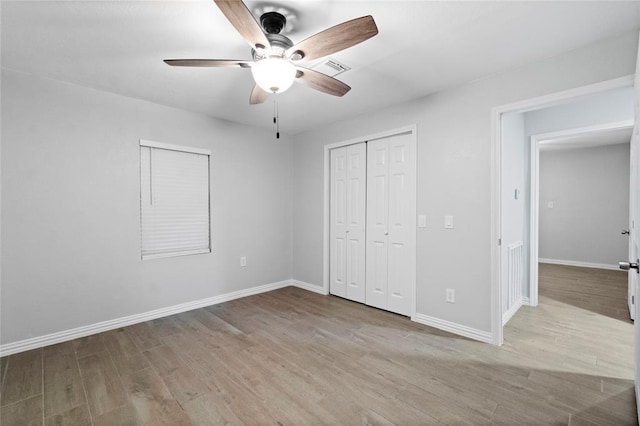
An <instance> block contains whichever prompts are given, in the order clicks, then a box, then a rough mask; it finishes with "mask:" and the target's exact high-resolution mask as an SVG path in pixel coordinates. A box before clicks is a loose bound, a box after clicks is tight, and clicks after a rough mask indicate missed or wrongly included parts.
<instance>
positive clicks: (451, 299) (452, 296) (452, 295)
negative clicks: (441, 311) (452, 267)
mask: <svg viewBox="0 0 640 426" xmlns="http://www.w3.org/2000/svg"><path fill="white" fill-rule="evenodd" d="M446 300H447V302H448V303H456V291H455V290H454V289H452V288H448V289H447V299H446Z"/></svg>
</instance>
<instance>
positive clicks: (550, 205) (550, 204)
mask: <svg viewBox="0 0 640 426" xmlns="http://www.w3.org/2000/svg"><path fill="white" fill-rule="evenodd" d="M547 208H549V209H552V208H553V201H549V202H548V203H547Z"/></svg>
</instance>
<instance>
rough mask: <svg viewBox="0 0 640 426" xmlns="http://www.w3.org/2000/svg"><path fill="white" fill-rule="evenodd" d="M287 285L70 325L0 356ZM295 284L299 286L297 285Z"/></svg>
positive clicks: (2, 350) (8, 347)
mask: <svg viewBox="0 0 640 426" xmlns="http://www.w3.org/2000/svg"><path fill="white" fill-rule="evenodd" d="M290 285H296V284H294V283H292V280H284V281H279V282H275V283H270V284H264V285H260V286H257V287H251V288H247V289H244V290H238V291H234V292H231V293H226V294H221V295H219V296H213V297H208V298H206V299H200V300H194V301H192V302H186V303H180V304H178V305H173V306H167V307H166V308H160V309H154V310H152V311H147V312H142V313H139V314H134V315H129V316H126V317H121V318H115V319H112V320H108V321H101V322H98V323H95V324H90V325H85V326H82V327H77V328H72V329H70V330H64V331H59V332H56V333H51V334H47V335H44V336H38V337H32V338H30V339H25V340H19V341H17V342H12V343H7V344H4V345H0V356H7V355H11V354H15V353H18V352H24V351H28V350H31V349H37V348H41V347H43V346H49V345H53V344H56V343H61V342H66V341H68V340H73V339H77V338H79V337H84V336H89V335H91V334H96V333H101V332H104V331H109V330H113V329H116V328H120V327H126V326H128V325H132V324H137V323H140V322H144V321H150V320H153V319H156V318H162V317H166V316H169V315H174V314H179V313H181V312H186V311H191V310H193V309H198V308H203V307H205V306H211V305H216V304H218V303H223V302H228V301H230V300H234V299H239V298H241V297H247V296H253V295H255V294H260V293H265V292H268V291H272V290H277V289H279V288H283V287H288V286H290ZM296 287H298V286H297V285H296ZM301 288H305V287H301ZM305 289H306V288H305Z"/></svg>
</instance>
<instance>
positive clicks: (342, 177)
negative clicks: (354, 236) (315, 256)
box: [329, 148, 347, 297]
mask: <svg viewBox="0 0 640 426" xmlns="http://www.w3.org/2000/svg"><path fill="white" fill-rule="evenodd" d="M330 183H331V198H330V224H329V228H330V230H329V238H330V245H329V258H330V259H329V291H330V293H331V294H335V295H336V296H342V297H346V294H347V290H346V289H347V285H346V282H347V263H346V249H347V238H346V235H347V234H346V230H347V208H346V205H347V149H346V148H340V149H334V150H331V176H330Z"/></svg>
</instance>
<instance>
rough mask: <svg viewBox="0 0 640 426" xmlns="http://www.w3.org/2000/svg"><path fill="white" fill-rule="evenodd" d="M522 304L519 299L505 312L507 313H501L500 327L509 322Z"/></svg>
mask: <svg viewBox="0 0 640 426" xmlns="http://www.w3.org/2000/svg"><path fill="white" fill-rule="evenodd" d="M523 304H524V301H523V300H522V299H520V300H518V301H516V303H514V304H513V306H512V307H511V308H509V310H507V312H505V313H503V314H502V325H505V324H506V323H507V322H509V320H510V319H511V317H512V316H514V315H515V314H516V312H518V309H520V308H521V307H522V305H523Z"/></svg>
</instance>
